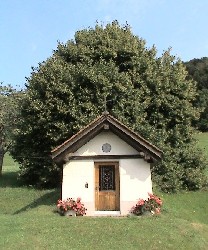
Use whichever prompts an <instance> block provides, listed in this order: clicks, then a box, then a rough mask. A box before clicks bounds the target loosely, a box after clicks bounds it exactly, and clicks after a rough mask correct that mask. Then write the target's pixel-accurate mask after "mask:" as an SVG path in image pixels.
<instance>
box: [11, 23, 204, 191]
mask: <svg viewBox="0 0 208 250" xmlns="http://www.w3.org/2000/svg"><path fill="white" fill-rule="evenodd" d="M156 53H157V51H156V48H155V47H152V48H150V49H148V48H146V47H145V41H144V40H143V39H141V38H139V37H137V36H135V35H133V34H132V32H131V29H130V27H129V26H128V25H126V26H124V27H121V26H120V25H119V24H118V23H117V22H116V21H115V22H113V23H112V24H107V25H106V26H105V27H104V26H102V25H98V24H97V25H96V26H95V28H94V29H93V28H90V29H84V30H81V31H78V32H76V33H75V38H74V40H70V41H68V42H67V43H65V44H62V43H59V44H58V47H57V49H56V50H55V51H54V53H53V55H52V56H51V57H50V58H49V59H47V60H46V61H45V62H42V63H40V64H39V67H38V68H34V69H33V71H32V73H31V76H30V77H29V78H28V79H27V85H26V86H27V94H26V98H25V99H24V102H23V103H22V105H21V115H22V118H23V119H22V121H21V123H19V130H18V133H17V134H16V145H15V146H14V148H13V156H14V157H15V159H16V160H17V161H18V162H19V163H20V164H21V177H22V179H24V181H25V182H26V183H28V184H32V185H41V186H49V185H50V186H51V185H53V186H54V185H55V184H58V183H60V182H59V181H58V180H59V178H60V180H61V170H60V168H59V167H58V166H55V165H54V164H53V163H52V161H51V159H50V151H51V150H52V149H53V148H54V147H56V146H57V145H59V144H60V143H62V142H63V141H64V140H66V139H67V138H69V137H70V136H71V135H73V134H74V133H76V132H77V131H78V130H79V129H80V128H82V127H83V126H84V125H86V124H88V123H89V122H90V121H92V120H93V119H94V118H96V117H97V116H98V115H100V114H101V113H102V111H103V110H104V99H105V97H107V109H108V111H110V113H111V114H112V115H114V116H115V117H116V118H118V119H119V120H120V121H122V122H123V123H124V124H126V125H127V126H129V127H130V128H131V129H133V130H135V131H136V132H139V133H140V134H141V135H142V136H144V137H145V138H146V139H147V140H150V141H151V142H152V143H154V144H155V145H157V146H158V147H159V148H161V149H162V150H163V152H164V158H163V161H162V162H161V163H159V164H158V165H156V166H154V167H153V169H152V171H153V176H154V180H155V181H156V182H157V183H158V184H159V185H160V186H161V188H162V189H163V190H164V191H167V192H169V191H176V190H178V189H183V188H187V189H198V188H200V187H201V186H203V185H204V184H205V181H204V179H203V178H201V177H199V174H200V176H201V175H202V176H203V172H204V169H205V166H206V164H205V162H204V161H203V160H202V159H201V153H200V154H199V153H198V151H197V150H195V149H194V147H192V146H190V145H193V144H194V141H193V133H194V130H193V129H192V128H191V122H192V121H193V120H195V119H198V118H199V115H200V109H199V108H197V107H193V105H192V101H193V100H194V99H195V97H196V86H195V84H194V82H193V81H192V80H187V79H186V77H187V73H186V71H185V68H184V66H183V63H182V62H181V61H180V60H178V59H176V58H175V57H174V56H172V55H171V54H170V51H166V52H164V54H163V55H162V56H161V57H160V58H157V57H156ZM190 152H191V153H190ZM196 163H197V165H196ZM194 180H197V181H195V182H194ZM193 182H194V183H193Z"/></svg>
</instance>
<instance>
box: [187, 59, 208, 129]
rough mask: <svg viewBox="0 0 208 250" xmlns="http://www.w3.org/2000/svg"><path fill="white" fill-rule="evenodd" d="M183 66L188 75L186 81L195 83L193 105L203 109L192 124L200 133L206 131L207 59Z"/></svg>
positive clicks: (207, 123) (207, 104) (207, 96)
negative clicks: (195, 97) (195, 92)
mask: <svg viewBox="0 0 208 250" xmlns="http://www.w3.org/2000/svg"><path fill="white" fill-rule="evenodd" d="M184 64H185V66H186V68H187V71H188V73H189V74H188V79H193V80H194V81H196V82H197V91H198V97H197V99H196V100H195V101H194V105H195V106H196V107H200V108H203V109H204V110H203V112H202V113H201V115H200V119H199V120H198V121H196V122H195V123H194V124H195V125H196V126H197V127H198V128H199V130H201V131H208V57H203V58H201V59H192V60H190V61H188V62H185V63H184Z"/></svg>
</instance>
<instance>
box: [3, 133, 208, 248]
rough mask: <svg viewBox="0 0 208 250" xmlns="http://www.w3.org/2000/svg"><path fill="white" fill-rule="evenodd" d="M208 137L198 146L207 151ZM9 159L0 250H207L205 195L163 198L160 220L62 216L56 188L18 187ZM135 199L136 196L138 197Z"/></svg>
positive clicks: (5, 178)
mask: <svg viewBox="0 0 208 250" xmlns="http://www.w3.org/2000/svg"><path fill="white" fill-rule="evenodd" d="M205 138H207V139H208V134H205V135H203V136H202V138H201V139H202V140H201V141H200V145H201V147H203V148H205V149H206V150H208V148H207V145H208V141H207V139H205ZM204 139H205V140H204ZM17 173H18V165H17V164H16V165H15V163H14V162H13V161H12V159H11V158H10V157H9V156H8V155H7V156H6V158H5V161H4V168H3V176H2V178H1V179H0V188H1V192H0V201H1V203H0V221H1V226H0V235H1V237H0V249H2V250H4V249H5V250H6V249H11V250H12V249H15V250H18V249H21V250H22V249H23V250H24V249H57V248H59V249H174V250H175V249H189V250H192V249H197V250H198V249H204V250H205V249H208V216H207V214H208V208H207V204H208V195H207V192H206V191H198V192H184V193H180V194H172V195H170V194H162V193H158V192H156V193H157V194H158V195H159V196H160V197H161V198H162V199H163V201H164V207H163V211H162V214H161V215H160V216H152V217H142V218H141V217H139V218H138V217H130V218H127V217H122V218H89V217H76V218H66V217H61V216H59V214H57V213H56V212H55V211H56V206H55V204H56V201H57V199H58V198H59V197H60V190H57V189H52V190H36V189H34V188H32V187H20V186H19V183H18V181H17V180H16V177H17ZM138 198H139V197H138Z"/></svg>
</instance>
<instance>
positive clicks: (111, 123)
mask: <svg viewBox="0 0 208 250" xmlns="http://www.w3.org/2000/svg"><path fill="white" fill-rule="evenodd" d="M104 130H105V131H106V130H110V131H112V132H113V133H114V134H116V135H117V136H119V137H120V138H121V139H122V140H124V141H125V142H126V143H128V144H129V145H130V146H132V147H133V148H134V149H136V150H137V151H138V152H140V153H141V155H143V156H144V157H145V156H146V155H148V157H149V159H151V160H153V161H157V160H160V159H161V157H162V151H161V150H160V149H159V148H157V147H156V146H154V145H153V144H151V143H150V142H148V141H147V140H145V139H144V138H143V137H142V136H140V135H139V134H137V133H135V132H134V131H132V130H130V129H129V128H128V127H127V126H125V125H124V124H123V123H121V122H119V121H118V120H117V119H116V118H114V117H113V116H111V115H109V113H108V112H104V113H103V115H101V116H99V117H97V118H96V119H95V120H94V121H92V122H91V123H90V124H88V125H87V126H86V127H84V128H83V129H81V130H80V131H79V132H78V133H76V134H75V135H73V136H72V137H71V138H69V139H68V140H66V141H65V142H64V143H62V144H61V145H59V146H58V147H56V148H55V149H53V150H52V151H51V154H52V159H53V160H54V161H55V162H56V163H63V162H64V159H65V157H66V155H68V154H70V153H74V152H75V151H77V150H78V149H79V148H80V147H82V146H83V145H84V144H86V143H87V142H88V141H90V140H91V139H93V138H94V137H95V136H96V135H98V134H99V133H100V132H102V131H104Z"/></svg>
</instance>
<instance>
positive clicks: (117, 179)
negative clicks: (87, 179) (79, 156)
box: [94, 161, 120, 212]
mask: <svg viewBox="0 0 208 250" xmlns="http://www.w3.org/2000/svg"><path fill="white" fill-rule="evenodd" d="M105 165H114V166H115V196H116V197H115V210H113V211H120V171H119V162H118V161H99V162H97V161H96V162H94V169H95V170H94V171H95V172H94V173H95V179H94V183H95V211H102V210H100V209H99V192H100V190H99V166H105ZM106 212H108V211H106ZM109 212H112V211H111V210H110V211H109Z"/></svg>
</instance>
